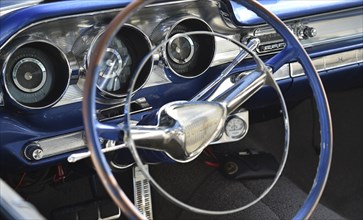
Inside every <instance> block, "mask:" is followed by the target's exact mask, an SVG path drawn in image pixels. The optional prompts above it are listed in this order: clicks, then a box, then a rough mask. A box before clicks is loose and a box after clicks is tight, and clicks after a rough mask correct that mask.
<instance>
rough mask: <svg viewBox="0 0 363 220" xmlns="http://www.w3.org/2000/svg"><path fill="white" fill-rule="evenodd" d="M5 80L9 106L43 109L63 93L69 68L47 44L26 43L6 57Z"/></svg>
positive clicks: (63, 56)
mask: <svg viewBox="0 0 363 220" xmlns="http://www.w3.org/2000/svg"><path fill="white" fill-rule="evenodd" d="M4 80H5V87H6V89H7V91H8V94H9V97H10V98H11V99H12V101H13V102H11V103H13V104H16V106H17V107H21V108H25V109H43V108H47V107H50V106H51V105H53V104H55V103H56V102H57V101H58V100H59V99H60V98H61V97H62V96H63V94H64V93H65V91H66V89H67V87H68V84H69V80H70V68H69V65H68V62H67V59H66V57H65V55H64V54H63V53H62V52H61V50H59V49H58V48H56V47H54V46H53V45H51V44H49V43H46V42H30V43H28V42H27V43H26V44H24V45H22V46H21V47H20V48H18V49H17V50H15V51H14V52H13V53H12V54H11V55H10V56H9V59H8V62H7V65H6V69H5V76H4Z"/></svg>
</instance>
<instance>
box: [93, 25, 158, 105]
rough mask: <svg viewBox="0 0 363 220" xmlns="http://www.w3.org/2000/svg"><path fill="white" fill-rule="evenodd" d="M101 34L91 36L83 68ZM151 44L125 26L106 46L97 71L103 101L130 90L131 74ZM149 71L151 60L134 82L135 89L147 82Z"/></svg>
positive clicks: (137, 32) (133, 29)
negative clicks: (104, 98)
mask: <svg viewBox="0 0 363 220" xmlns="http://www.w3.org/2000/svg"><path fill="white" fill-rule="evenodd" d="M102 34H103V32H102V31H100V32H99V34H98V35H97V36H96V37H94V40H93V42H92V45H91V47H90V49H89V50H88V53H87V56H86V60H87V61H86V66H88V65H89V58H90V57H91V55H92V54H93V53H98V51H94V48H95V45H96V44H97V43H98V42H99V40H100V37H101V36H102ZM150 48H151V43H150V41H149V39H148V38H147V36H146V35H145V34H144V33H143V32H141V31H140V30H139V29H137V28H135V27H133V26H130V25H126V26H124V27H123V28H122V29H121V30H120V31H119V32H118V33H117V34H116V35H115V37H114V38H113V40H112V41H111V42H110V44H109V45H108V47H107V49H106V51H105V56H104V58H103V61H102V63H101V65H100V67H99V70H98V78H97V88H98V90H99V91H100V94H101V95H102V96H104V97H106V98H123V97H124V96H125V94H126V91H127V89H128V87H129V83H130V79H131V76H132V74H134V71H135V69H136V67H137V65H138V64H139V63H140V62H141V60H142V59H143V58H144V56H145V55H146V54H147V53H148V52H149V51H150ZM151 69H152V60H151V59H150V61H148V62H147V63H146V65H145V66H144V68H143V69H142V71H141V73H140V74H139V77H138V78H137V80H136V84H135V90H137V89H139V88H140V87H141V86H143V84H144V83H145V82H146V79H147V77H148V76H149V73H150V71H151Z"/></svg>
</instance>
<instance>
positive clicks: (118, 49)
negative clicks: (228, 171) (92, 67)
mask: <svg viewBox="0 0 363 220" xmlns="http://www.w3.org/2000/svg"><path fill="white" fill-rule="evenodd" d="M131 66H132V59H131V55H130V53H129V50H128V48H127V47H126V46H125V44H124V43H123V42H122V40H121V39H120V38H118V37H117V36H116V38H115V39H114V40H113V41H112V42H111V44H110V45H109V47H108V48H107V49H106V53H105V56H104V59H103V62H102V65H101V67H100V69H99V73H98V79H97V87H98V89H100V90H101V92H103V93H104V94H105V95H109V96H113V97H121V96H122V95H124V92H125V90H126V89H127V83H128V81H129V77H130V74H131Z"/></svg>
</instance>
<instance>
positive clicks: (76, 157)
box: [67, 144, 126, 163]
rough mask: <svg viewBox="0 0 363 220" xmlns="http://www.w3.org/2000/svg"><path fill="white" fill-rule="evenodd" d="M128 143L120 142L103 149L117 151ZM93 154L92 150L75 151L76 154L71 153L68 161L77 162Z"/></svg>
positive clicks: (105, 151) (103, 150)
mask: <svg viewBox="0 0 363 220" xmlns="http://www.w3.org/2000/svg"><path fill="white" fill-rule="evenodd" d="M125 147H126V145H125V144H120V145H115V146H111V147H106V148H103V149H102V152H103V153H107V152H111V151H115V150H118V149H122V148H125ZM90 156H91V152H89V151H87V152H82V153H75V154H71V155H70V156H69V157H68V158H67V161H68V162H69V163H76V162H78V161H80V160H83V159H85V158H87V157H90Z"/></svg>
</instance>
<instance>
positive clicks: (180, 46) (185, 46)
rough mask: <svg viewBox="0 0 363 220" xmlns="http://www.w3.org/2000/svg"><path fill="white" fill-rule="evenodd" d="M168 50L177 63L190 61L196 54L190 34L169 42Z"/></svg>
mask: <svg viewBox="0 0 363 220" xmlns="http://www.w3.org/2000/svg"><path fill="white" fill-rule="evenodd" d="M167 52H168V55H169V57H170V58H171V59H172V60H173V61H174V62H175V63H178V64H185V63H188V62H189V61H190V60H191V59H192V57H193V55H194V42H193V40H192V39H191V38H190V37H189V36H182V37H177V38H175V39H173V40H172V41H171V42H170V43H169V44H168V49H167Z"/></svg>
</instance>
